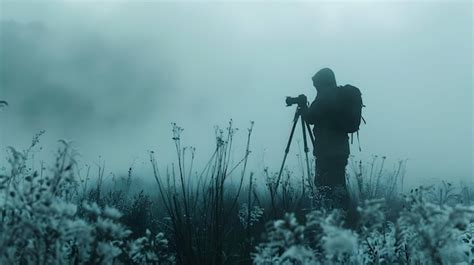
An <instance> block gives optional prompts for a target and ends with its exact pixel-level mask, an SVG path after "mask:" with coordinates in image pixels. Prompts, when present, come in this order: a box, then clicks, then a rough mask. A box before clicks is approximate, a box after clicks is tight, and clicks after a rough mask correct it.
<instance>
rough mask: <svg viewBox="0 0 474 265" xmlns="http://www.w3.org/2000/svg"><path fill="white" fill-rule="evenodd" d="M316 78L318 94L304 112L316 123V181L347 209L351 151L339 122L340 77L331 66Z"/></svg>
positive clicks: (324, 193)
mask: <svg viewBox="0 0 474 265" xmlns="http://www.w3.org/2000/svg"><path fill="white" fill-rule="evenodd" d="M312 80H313V85H314V87H315V88H316V90H317V96H316V99H315V100H314V101H313V102H312V103H311V105H310V107H309V108H308V109H307V110H306V112H305V113H304V119H305V120H306V122H307V123H309V124H313V125H314V128H313V133H314V137H315V143H314V150H313V154H314V156H315V157H316V176H315V184H316V187H317V188H318V189H319V190H321V191H323V195H324V196H325V197H326V198H327V199H329V200H330V201H332V202H333V203H334V206H335V207H338V208H344V209H347V207H348V206H349V205H348V204H349V196H348V192H347V188H346V165H347V159H348V157H349V152H350V151H349V137H348V135H347V132H346V131H345V130H343V129H340V128H338V126H336V124H335V123H336V122H335V121H337V120H338V119H340V117H339V113H340V112H339V106H340V102H339V99H338V93H337V88H338V87H337V84H336V78H335V76H334V73H333V71H332V70H331V69H329V68H324V69H321V70H320V71H318V72H317V73H316V74H315V75H314V76H313V78H312Z"/></svg>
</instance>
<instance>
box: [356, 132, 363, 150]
mask: <svg viewBox="0 0 474 265" xmlns="http://www.w3.org/2000/svg"><path fill="white" fill-rule="evenodd" d="M357 142H358V143H359V152H362V148H360V139H359V131H357Z"/></svg>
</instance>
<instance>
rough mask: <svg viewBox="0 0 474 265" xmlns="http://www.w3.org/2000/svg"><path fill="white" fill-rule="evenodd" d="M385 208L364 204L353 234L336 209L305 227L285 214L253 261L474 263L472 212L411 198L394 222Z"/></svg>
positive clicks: (375, 203) (312, 218) (377, 202)
mask: <svg viewBox="0 0 474 265" xmlns="http://www.w3.org/2000/svg"><path fill="white" fill-rule="evenodd" d="M383 209H384V201H383V200H374V201H368V202H366V203H365V206H363V207H360V208H359V215H360V223H359V226H358V227H357V228H356V229H355V230H350V229H346V228H344V226H343V221H342V220H343V218H342V214H341V213H342V212H341V211H339V210H333V211H331V212H326V211H314V212H311V213H309V214H308V215H307V216H306V224H305V225H300V224H299V223H298V222H297V220H296V218H295V216H294V215H293V214H287V215H286V216H285V218H284V219H283V220H278V221H275V222H273V225H272V226H270V227H268V228H267V234H266V240H265V242H263V243H261V244H260V245H259V246H258V247H257V248H256V252H255V253H254V260H253V262H254V264H466V265H467V264H474V207H472V206H471V207H466V206H461V205H457V206H454V207H452V206H449V205H441V206H440V205H436V204H432V203H430V202H427V201H425V200H424V199H423V196H422V195H420V194H412V195H410V196H408V197H407V200H406V205H405V208H404V210H403V211H402V212H401V213H400V215H399V217H398V219H397V220H395V222H390V221H387V220H386V218H385V214H384V210H383ZM289 261H291V262H290V263H288V262H289Z"/></svg>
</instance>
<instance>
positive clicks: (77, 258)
mask: <svg viewBox="0 0 474 265" xmlns="http://www.w3.org/2000/svg"><path fill="white" fill-rule="evenodd" d="M11 153H12V157H11V158H10V159H9V161H10V163H11V165H10V169H11V170H10V174H9V175H0V264H157V263H156V261H160V262H161V263H158V264H174V259H173V256H172V255H170V254H169V253H168V241H167V240H166V239H165V238H164V235H163V234H162V233H159V234H158V235H157V236H156V237H155V238H153V239H150V238H148V237H151V235H150V234H149V233H147V237H146V238H145V239H143V238H142V239H137V240H131V239H129V236H130V235H131V233H132V232H131V231H130V230H128V229H127V228H126V227H125V226H124V225H122V224H121V223H120V221H119V219H120V217H121V216H122V214H121V213H120V212H119V211H118V210H116V209H114V208H110V207H101V206H99V205H97V204H96V203H95V202H94V203H85V202H84V203H78V202H77V200H75V199H74V196H72V195H71V194H73V191H74V189H75V185H76V182H75V180H74V178H73V175H72V170H71V168H72V164H73V161H72V160H70V159H68V158H69V157H70V156H69V153H68V150H67V146H65V148H64V149H62V150H60V152H59V156H60V157H59V158H58V159H57V161H56V165H55V167H54V168H53V170H52V171H51V174H48V175H46V174H42V173H44V172H42V173H41V174H39V173H37V172H36V171H33V170H28V169H27V167H26V162H25V160H26V158H27V155H26V154H22V153H21V152H17V151H15V150H14V149H13V151H12V152H11Z"/></svg>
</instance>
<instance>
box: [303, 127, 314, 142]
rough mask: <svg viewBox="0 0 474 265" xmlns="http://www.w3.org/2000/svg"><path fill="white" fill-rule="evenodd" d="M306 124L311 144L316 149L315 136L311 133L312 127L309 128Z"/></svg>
mask: <svg viewBox="0 0 474 265" xmlns="http://www.w3.org/2000/svg"><path fill="white" fill-rule="evenodd" d="M304 123H305V124H306V129H308V134H309V139H311V143H312V144H313V148H314V136H313V133H312V132H311V127H310V126H309V124H308V123H307V122H304Z"/></svg>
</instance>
